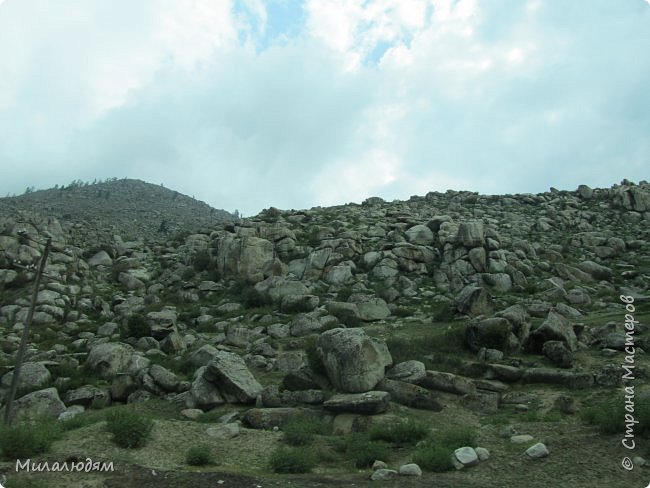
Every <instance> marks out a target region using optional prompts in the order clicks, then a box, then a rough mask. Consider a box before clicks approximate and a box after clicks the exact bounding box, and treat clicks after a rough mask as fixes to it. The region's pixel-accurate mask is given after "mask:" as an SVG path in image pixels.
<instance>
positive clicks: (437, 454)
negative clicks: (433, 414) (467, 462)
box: [413, 426, 476, 473]
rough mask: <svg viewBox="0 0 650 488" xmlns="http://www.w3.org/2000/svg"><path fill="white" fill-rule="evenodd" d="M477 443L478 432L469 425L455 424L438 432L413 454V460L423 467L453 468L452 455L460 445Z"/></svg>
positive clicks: (432, 469)
mask: <svg viewBox="0 0 650 488" xmlns="http://www.w3.org/2000/svg"><path fill="white" fill-rule="evenodd" d="M475 444H476V434H475V433H474V431H473V430H472V429H471V428H469V427H464V426H453V427H448V428H447V429H445V430H442V431H440V432H436V433H435V434H433V435H432V436H431V437H430V438H429V439H428V440H427V441H425V442H424V443H423V444H422V445H421V446H420V447H419V448H418V449H417V450H416V451H415V453H414V454H413V462H414V463H417V464H418V465H419V466H420V467H421V468H422V469H425V470H427V471H433V472H437V473H440V472H443V471H447V470H449V469H451V468H453V463H452V461H451V456H452V455H453V452H454V451H455V450H456V449H458V448H459V447H463V446H473V445H475Z"/></svg>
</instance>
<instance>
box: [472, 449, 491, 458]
mask: <svg viewBox="0 0 650 488" xmlns="http://www.w3.org/2000/svg"><path fill="white" fill-rule="evenodd" d="M474 450H475V451H476V455H477V456H478V460H479V461H487V460H488V459H490V451H488V450H487V449H486V448H484V447H475V448H474Z"/></svg>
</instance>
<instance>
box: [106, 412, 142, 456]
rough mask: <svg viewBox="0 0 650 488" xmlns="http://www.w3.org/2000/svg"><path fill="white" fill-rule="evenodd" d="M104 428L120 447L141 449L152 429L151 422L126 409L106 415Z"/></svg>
mask: <svg viewBox="0 0 650 488" xmlns="http://www.w3.org/2000/svg"><path fill="white" fill-rule="evenodd" d="M106 420H107V424H106V428H107V429H108V431H109V432H110V433H111V434H113V441H114V442H115V443H116V444H117V445H118V446H120V447H128V448H134V447H142V446H144V445H145V444H146V443H147V440H148V439H149V436H150V435H151V431H152V429H153V420H152V419H151V418H150V417H148V416H145V415H141V414H139V413H137V412H135V411H133V410H131V409H128V408H118V409H115V410H112V411H110V412H108V413H107V414H106Z"/></svg>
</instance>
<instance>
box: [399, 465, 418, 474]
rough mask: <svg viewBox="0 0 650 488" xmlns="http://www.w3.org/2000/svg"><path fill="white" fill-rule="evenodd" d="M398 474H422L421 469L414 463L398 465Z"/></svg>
mask: <svg viewBox="0 0 650 488" xmlns="http://www.w3.org/2000/svg"><path fill="white" fill-rule="evenodd" d="M399 474H400V475H402V476H422V469H420V466H418V465H417V464H415V463H409V464H404V465H402V466H400V467H399Z"/></svg>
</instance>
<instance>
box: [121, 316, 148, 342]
mask: <svg viewBox="0 0 650 488" xmlns="http://www.w3.org/2000/svg"><path fill="white" fill-rule="evenodd" d="M126 328H127V333H128V335H129V336H130V337H148V336H150V335H151V325H150V324H149V322H147V318H146V317H145V316H144V315H142V314H141V313H134V314H133V315H131V316H130V317H129V319H128V321H127V323H126Z"/></svg>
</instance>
